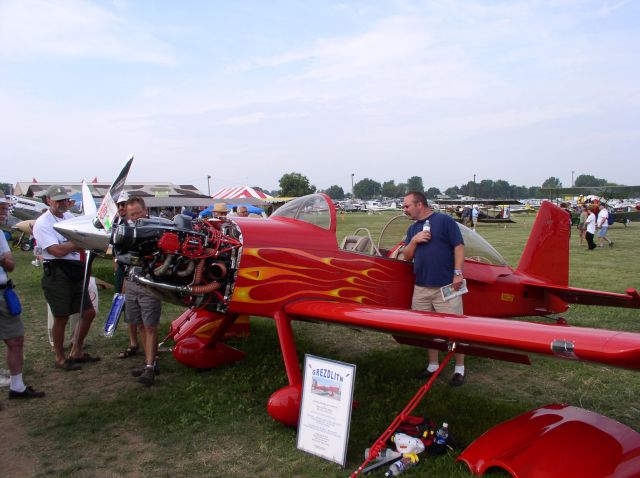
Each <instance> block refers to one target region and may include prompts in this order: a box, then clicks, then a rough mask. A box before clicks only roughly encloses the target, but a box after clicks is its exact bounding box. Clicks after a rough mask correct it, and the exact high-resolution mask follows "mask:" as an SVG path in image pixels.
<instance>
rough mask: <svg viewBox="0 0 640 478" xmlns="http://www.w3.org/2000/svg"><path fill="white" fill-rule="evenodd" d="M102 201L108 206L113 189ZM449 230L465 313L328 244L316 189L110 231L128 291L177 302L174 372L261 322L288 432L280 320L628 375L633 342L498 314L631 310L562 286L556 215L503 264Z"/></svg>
mask: <svg viewBox="0 0 640 478" xmlns="http://www.w3.org/2000/svg"><path fill="white" fill-rule="evenodd" d="M121 176H122V175H121ZM119 180H120V182H121V183H122V182H123V180H122V178H121V177H120V178H119ZM112 193H113V194H110V195H109V196H110V197H111V200H112V199H113V197H116V196H117V188H116V189H114V190H113V191H112ZM102 209H105V208H103V207H101V210H102ZM460 227H461V230H462V232H463V236H464V239H465V252H466V254H467V256H468V257H467V259H466V261H465V277H466V279H467V287H468V289H469V292H468V293H467V294H466V295H465V296H464V310H465V315H464V316H455V315H449V314H440V313H435V312H421V311H414V310H410V304H411V294H412V289H413V272H412V265H411V264H410V263H408V262H405V261H402V260H399V259H397V258H393V257H397V253H398V248H394V249H393V250H391V251H390V252H388V253H386V254H382V255H378V254H377V252H380V251H377V250H376V254H367V253H362V252H354V251H353V250H344V249H342V248H340V247H339V246H338V242H337V239H336V211H335V207H334V205H333V202H332V201H331V199H330V198H329V197H328V196H326V195H324V194H313V195H310V196H305V197H301V198H298V199H295V200H293V201H291V202H289V203H287V204H285V205H284V206H282V207H281V208H280V209H278V210H277V211H276V212H275V213H274V214H272V215H271V217H270V218H269V219H262V218H241V217H234V218H224V219H209V220H191V219H190V218H188V217H186V216H177V217H176V218H174V220H173V221H171V220H167V219H161V218H151V219H140V220H138V221H137V222H136V224H135V226H125V225H121V226H119V227H118V229H117V230H116V231H115V233H114V234H113V241H114V244H115V246H116V248H117V249H118V250H119V253H118V260H120V261H123V262H127V263H129V264H130V265H131V266H133V267H132V271H133V276H134V278H135V279H136V280H137V281H138V282H139V283H141V284H144V285H146V286H147V287H150V288H153V289H154V290H156V291H157V292H158V293H159V294H162V295H163V297H164V298H165V299H166V300H168V301H171V302H173V303H177V304H181V305H184V306H187V307H188V310H187V311H186V312H185V313H184V314H183V315H182V316H180V317H179V318H178V319H176V320H175V321H174V322H173V324H172V326H171V331H170V334H169V337H170V338H172V339H173V341H174V342H175V346H174V347H173V354H174V356H175V357H176V359H177V360H178V361H180V362H181V363H183V364H185V365H187V366H190V367H197V368H214V367H217V366H220V365H221V364H225V363H230V362H233V361H235V360H239V359H241V358H242V357H243V356H244V353H243V352H241V351H239V350H237V349H234V348H232V347H230V346H228V345H226V344H224V343H223V342H221V339H223V338H224V337H225V334H227V333H228V332H229V331H230V330H232V326H233V325H234V323H235V322H236V320H237V319H238V317H240V316H245V315H253V316H263V317H271V318H273V319H274V321H275V324H276V329H277V332H278V337H279V341H280V346H281V350H282V355H283V359H284V364H285V369H286V373H287V377H288V380H289V385H288V386H286V387H284V388H282V389H280V390H278V391H276V392H275V393H274V394H273V395H272V396H271V398H270V399H269V403H268V406H267V408H268V412H269V414H270V415H271V416H272V417H273V418H274V419H276V420H278V421H280V422H282V423H284V424H285V425H288V426H295V425H296V424H297V421H298V414H299V406H300V398H301V385H302V376H301V373H300V369H299V366H298V355H297V351H296V346H295V341H294V336H293V332H292V328H291V322H292V321H293V320H303V321H309V322H324V323H334V324H336V325H343V326H349V327H357V328H363V329H371V330H376V331H380V332H385V333H389V334H391V335H392V336H393V337H394V338H395V339H396V340H397V341H398V342H401V343H408V344H413V345H418V346H428V347H433V348H440V349H443V350H446V349H447V348H451V346H452V344H455V348H456V351H458V352H461V353H465V354H471V355H478V356H484V357H491V358H495V359H499V360H508V361H515V362H520V363H528V361H529V360H528V357H527V355H526V354H527V353H531V352H533V353H540V354H546V355H552V356H556V357H560V358H568V359H574V360H586V361H593V362H600V363H604V364H609V365H615V366H619V367H625V368H630V369H638V368H640V334H636V333H628V332H620V331H610V330H604V329H592V328H583V327H569V326H567V325H566V323H565V322H564V321H563V320H559V321H558V322H556V323H552V324H543V323H538V322H525V321H511V320H504V319H503V318H508V317H518V316H535V315H547V314H556V313H561V312H564V311H566V310H567V308H568V304H571V303H575V304H591V305H605V306H614V307H630V308H636V309H637V308H640V296H639V295H638V293H637V291H636V290H634V289H629V290H627V291H626V293H624V294H617V293H610V292H601V291H593V290H586V289H578V288H572V287H569V286H568V267H569V232H570V231H569V227H570V225H569V222H568V221H567V216H566V212H565V211H563V210H562V209H560V208H558V207H556V206H554V205H552V204H551V203H549V202H546V203H544V204H543V206H542V207H541V208H540V210H539V212H538V214H537V217H536V221H535V224H534V226H533V229H532V232H531V235H530V237H529V240H528V242H527V245H526V247H525V250H524V253H523V255H522V258H521V260H520V263H519V265H518V267H517V268H516V269H512V268H511V267H509V266H508V265H507V264H506V262H505V261H504V260H503V259H502V257H501V256H500V254H498V253H497V252H496V251H495V250H494V249H493V248H492V247H491V246H490V245H489V244H488V243H487V242H486V241H484V240H483V239H482V238H481V237H480V236H479V235H477V234H475V233H473V232H471V231H470V230H468V229H467V228H465V227H464V226H460ZM56 229H58V230H59V231H60V232H61V233H62V234H63V235H65V236H67V237H69V238H70V239H72V240H74V241H75V242H78V243H79V244H83V243H86V244H92V245H95V244H96V243H97V242H99V241H97V240H96V237H95V234H94V235H93V236H92V235H91V233H89V231H88V229H87V228H86V227H84V226H82V227H80V226H79V225H78V223H77V222H76V223H73V224H70V225H66V224H65V223H64V222H61V223H59V224H58V225H57V227H56ZM99 234H103V235H105V233H104V232H99ZM83 241H84V242H83ZM94 248H95V247H94ZM374 249H375V248H374Z"/></svg>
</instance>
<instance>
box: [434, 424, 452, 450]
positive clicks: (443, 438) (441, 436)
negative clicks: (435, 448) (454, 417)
mask: <svg viewBox="0 0 640 478" xmlns="http://www.w3.org/2000/svg"><path fill="white" fill-rule="evenodd" d="M447 438H449V424H448V423H447V422H444V423H443V424H442V426H441V427H440V428H439V429H438V431H437V432H436V437H435V439H434V442H435V444H436V445H446V444H447Z"/></svg>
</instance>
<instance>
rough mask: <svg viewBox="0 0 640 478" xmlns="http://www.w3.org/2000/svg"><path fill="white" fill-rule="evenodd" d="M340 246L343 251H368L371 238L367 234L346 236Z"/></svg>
mask: <svg viewBox="0 0 640 478" xmlns="http://www.w3.org/2000/svg"><path fill="white" fill-rule="evenodd" d="M340 247H341V249H344V250H345V251H353V252H368V250H369V249H370V247H371V240H370V239H369V238H368V237H367V236H346V237H345V238H344V239H343V240H342V246H340Z"/></svg>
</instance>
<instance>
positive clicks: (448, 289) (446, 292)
mask: <svg viewBox="0 0 640 478" xmlns="http://www.w3.org/2000/svg"><path fill="white" fill-rule="evenodd" d="M440 292H441V293H442V300H444V301H448V300H451V299H453V298H454V297H459V296H461V295H462V294H466V293H467V292H469V289H467V280H466V279H462V285H461V286H460V289H458V290H455V289H454V288H453V284H449V285H445V286H444V287H442V288H441V289H440Z"/></svg>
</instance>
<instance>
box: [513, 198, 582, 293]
mask: <svg viewBox="0 0 640 478" xmlns="http://www.w3.org/2000/svg"><path fill="white" fill-rule="evenodd" d="M570 227H571V225H570V221H569V218H568V217H567V212H566V211H564V210H563V209H560V208H559V207H557V206H555V205H553V204H552V203H551V202H549V201H544V202H543V203H542V206H541V207H540V210H539V211H538V215H537V216H536V221H535V223H534V224H533V228H532V229H531V234H530V235H529V240H528V241H527V245H526V246H525V248H524V251H523V253H522V257H521V258H520V263H519V264H518V268H517V269H516V271H517V272H519V273H521V274H525V275H527V276H529V277H531V278H534V279H539V280H541V281H543V282H546V283H550V284H553V285H558V286H567V285H568V284H569V234H570Z"/></svg>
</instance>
